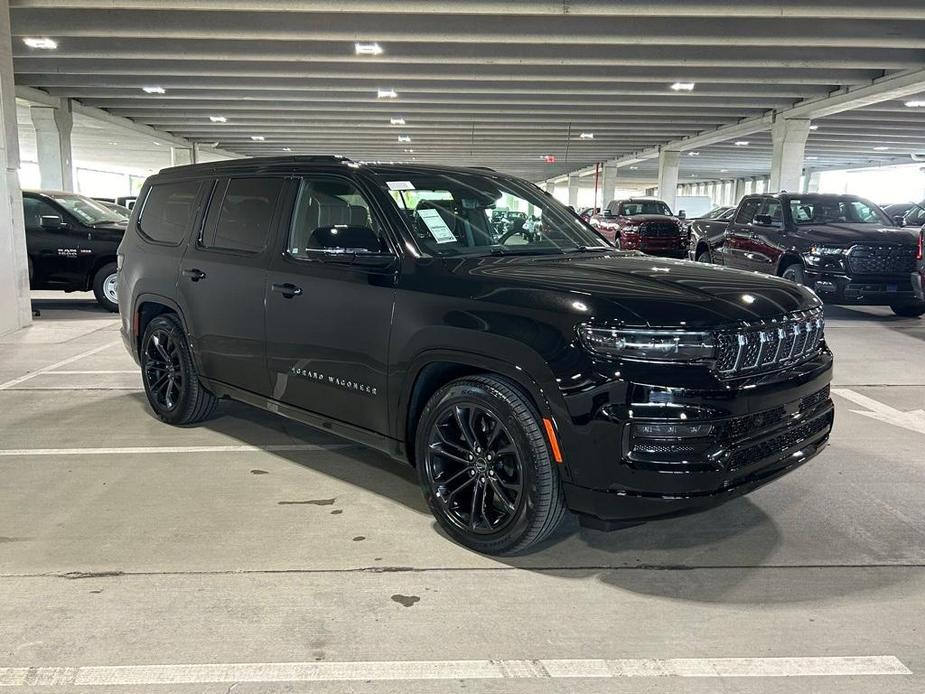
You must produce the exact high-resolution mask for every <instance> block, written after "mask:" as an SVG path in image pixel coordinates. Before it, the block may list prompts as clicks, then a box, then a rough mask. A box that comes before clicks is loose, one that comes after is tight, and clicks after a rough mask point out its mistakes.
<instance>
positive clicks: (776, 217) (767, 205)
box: [761, 198, 784, 222]
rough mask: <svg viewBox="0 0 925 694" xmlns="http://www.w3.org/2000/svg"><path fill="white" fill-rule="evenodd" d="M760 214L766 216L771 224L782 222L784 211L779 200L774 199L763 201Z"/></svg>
mask: <svg viewBox="0 0 925 694" xmlns="http://www.w3.org/2000/svg"><path fill="white" fill-rule="evenodd" d="M761 214H766V215H768V216H769V217H770V218H771V221H772V222H783V221H784V210H783V208H782V207H781V204H780V200H775V199H774V198H768V199H767V200H765V201H764V206H763V207H762V208H761Z"/></svg>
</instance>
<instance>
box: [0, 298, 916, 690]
mask: <svg viewBox="0 0 925 694" xmlns="http://www.w3.org/2000/svg"><path fill="white" fill-rule="evenodd" d="M35 305H36V307H37V308H40V309H41V312H42V315H41V317H40V318H37V319H36V321H35V324H34V325H33V326H32V327H31V328H29V329H28V330H25V331H22V332H20V333H18V334H15V335H12V336H7V337H5V338H0V480H2V481H0V686H3V685H8V686H10V687H11V688H10V691H17V692H19V691H22V692H26V691H35V692H89V691H97V690H99V691H107V692H116V691H118V692H120V693H121V692H136V691H137V692H172V691H177V692H209V693H211V692H230V691H234V692H235V693H236V694H245V693H248V694H249V693H252V692H308V691H312V692H343V691H350V692H434V691H440V692H471V691H479V692H530V693H531V694H536V693H537V692H576V691H581V692H605V691H606V692H656V691H658V692H682V691H683V692H716V691H724V692H808V691H812V692H833V693H834V692H839V693H843V692H845V691H852V692H854V691H858V692H862V691H863V692H891V693H895V692H916V693H918V694H921V692H923V691H925V618H923V615H925V500H923V495H922V490H923V489H925V454H923V450H925V413H922V412H921V410H923V409H925V358H923V356H925V344H923V341H925V320H909V319H897V318H894V317H892V315H891V314H890V313H889V311H888V310H883V309H878V308H876V309H875V308H872V309H842V308H833V309H830V310H829V311H828V339H829V342H830V344H831V345H832V346H833V349H834V350H835V352H836V355H837V364H838V366H837V370H836V388H837V391H836V392H837V395H836V401H837V402H836V404H837V406H838V415H837V421H836V431H835V433H834V436H833V438H832V444H831V446H830V447H829V448H828V449H827V450H826V451H825V452H824V453H823V454H822V455H820V457H819V458H818V459H816V460H815V461H813V462H812V463H810V464H809V465H807V466H805V467H804V468H802V469H800V470H799V471H797V472H795V473H794V474H792V475H790V476H788V477H786V478H784V479H782V480H780V481H778V482H776V483H775V484H773V485H770V486H769V487H766V488H764V489H762V490H759V491H758V492H757V493H755V494H753V495H751V496H749V497H747V498H743V499H739V500H737V501H734V502H732V503H730V504H728V505H726V506H724V507H721V508H718V509H716V510H714V511H712V512H709V513H706V514H702V515H698V516H691V517H687V518H683V519H678V520H673V521H663V522H659V523H653V524H650V525H646V526H641V527H637V528H632V529H629V530H625V531H621V532H617V533H610V534H607V533H599V532H595V531H587V530H579V529H578V528H577V525H575V524H574V523H570V524H569V525H568V526H567V527H566V528H564V529H563V531H562V532H561V533H560V534H559V535H558V536H557V537H556V538H555V539H554V541H552V542H550V543H548V544H547V545H546V546H545V547H544V548H542V550H541V551H538V552H536V553H534V554H531V555H529V556H526V557H521V558H517V559H503V560H502V559H491V558H487V557H482V556H478V555H475V554H472V553H471V552H468V551H466V550H464V549H462V548H460V547H458V546H456V545H454V544H452V543H451V542H450V541H448V540H447V539H446V538H445V537H444V536H442V535H441V534H440V532H439V531H438V530H437V529H436V528H435V525H434V522H433V520H432V518H431V516H430V515H429V513H427V511H426V509H425V507H424V504H423V501H422V498H421V495H420V493H419V491H418V488H417V485H416V482H415V477H414V475H413V473H412V471H411V470H409V469H405V468H403V467H402V466H401V465H399V464H397V463H394V462H392V461H390V460H388V459H386V458H384V457H383V456H380V455H378V454H376V453H373V452H371V451H368V450H364V449H362V448H359V447H355V446H350V445H345V444H344V442H343V441H340V440H338V439H334V438H332V437H329V436H326V435H324V434H320V433H318V432H315V431H313V430H310V429H308V428H305V427H302V426H300V425H298V424H295V423H293V422H288V421H285V420H283V419H279V418H275V417H273V416H271V415H269V414H265V413H262V412H259V411H257V410H254V409H251V408H248V407H246V406H243V405H237V404H234V403H223V404H222V405H221V407H220V410H219V416H218V417H217V418H216V419H214V420H212V421H210V422H208V423H206V424H205V425H202V426H199V427H195V428H189V429H175V428H171V427H168V426H166V425H163V424H160V423H159V422H157V421H155V420H154V419H153V418H152V417H151V416H150V415H149V414H148V412H147V410H146V406H145V400H144V396H143V393H142V392H141V388H140V378H139V376H138V373H137V369H136V367H135V365H134V363H133V362H132V361H131V359H130V358H129V356H128V355H127V354H126V353H125V352H124V350H123V348H122V345H121V342H120V341H119V336H118V321H117V318H116V317H114V316H112V315H110V314H106V313H104V312H102V311H101V310H99V309H97V308H96V307H95V305H94V304H93V303H92V301H89V300H87V299H86V298H85V297H84V296H77V295H73V296H70V297H67V298H65V297H64V295H55V294H36V295H35ZM67 360H70V361H67ZM65 361H66V363H63V362H65ZM48 367H52V368H50V369H49V368H48ZM40 369H48V370H47V371H44V372H41V373H37V374H36V371H37V370H40ZM24 376H28V377H27V378H25V379H23V378H22V377H24ZM915 410H919V411H920V412H919V413H918V414H916V413H914V412H913V413H912V414H909V413H910V412H911V411H915ZM274 446H276V447H277V448H276V449H274V448H273V447H274ZM280 446H283V448H279V447H280ZM193 447H200V448H198V449H197V448H193ZM88 449H97V450H95V451H93V452H90V453H88ZM99 449H116V450H109V451H106V450H99ZM124 449H132V450H128V451H127V450H124ZM729 658H735V659H755V660H748V661H727V660H717V659H729ZM778 658H788V659H795V660H792V661H791V660H776V659H778ZM819 658H832V659H833V660H825V661H822V660H814V659H819ZM596 659H603V660H607V661H611V660H619V661H620V662H617V663H612V662H611V663H600V662H594V661H595V660H596ZM625 659H629V660H625ZM674 659H693V660H681V661H678V660H674ZM589 660H591V661H592V662H588V661H589ZM422 661H428V662H422ZM429 661H448V662H446V663H442V664H434V663H433V662H429ZM499 661H500V662H499ZM535 661H542V662H539V663H537V662H535ZM554 661H556V662H554ZM561 661H566V662H565V663H563V662H561ZM557 662H558V664H557ZM371 663H372V664H371ZM377 663H378V664H377ZM207 664H230V665H228V666H226V667H220V668H217V669H216V668H211V669H210V668H204V667H197V666H200V665H207ZM235 664H237V665H235ZM272 664H284V665H272ZM315 664H317V665H315ZM154 665H156V666H163V667H159V668H145V667H141V666H154ZM118 666H122V667H118ZM29 668H32V669H29ZM55 668H61V669H55ZM557 668H558V670H557ZM562 668H573V669H575V671H576V672H580V673H581V674H584V675H586V677H584V678H582V679H575V678H569V677H562V676H561V669H562ZM690 668H693V670H694V674H700V675H710V676H700V677H682V676H679V675H680V674H685V673H686V674H691V672H689V671H688V670H689V669H690ZM730 668H731V669H730ZM769 668H770V671H769ZM775 668H776V669H778V670H780V672H778V673H777V674H778V675H779V676H769V675H770V674H771V671H775V672H776V670H775ZM807 668H809V669H808V670H807ZM814 668H821V669H822V671H823V672H824V674H822V672H818V674H816V675H812V676H794V675H796V674H798V673H800V672H807V671H808V672H817V670H816V669H814ZM859 668H860V669H859ZM865 668H869V670H870V671H872V672H881V673H884V674H857V673H859V672H866V671H867V670H865ZM703 670H706V671H705V672H704V671H703ZM435 672H436V673H437V674H435ZM557 672H560V675H557V674H556V673H557ZM293 673H295V674H293ZM403 673H404V674H403ZM441 673H442V674H441ZM486 673H487V674H486ZM498 673H507V674H512V673H513V674H520V675H521V676H520V677H517V678H513V679H500V678H498V677H499V675H498ZM595 673H597V674H598V676H591V675H594V674H595ZM630 674H633V675H636V676H632V677H631V676H628V675H630ZM428 676H439V677H442V678H444V679H440V680H438V681H435V680H428V679H426V677H428ZM344 677H346V678H348V679H347V680H343V679H339V678H344ZM354 678H358V679H354ZM401 678H404V679H401ZM293 680H295V681H293Z"/></svg>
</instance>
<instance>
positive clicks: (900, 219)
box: [893, 214, 906, 227]
mask: <svg viewBox="0 0 925 694" xmlns="http://www.w3.org/2000/svg"><path fill="white" fill-rule="evenodd" d="M893 224H895V225H896V226H898V227H904V226H906V218H905V217H904V216H903V215H901V214H898V215H896V216H895V217H893Z"/></svg>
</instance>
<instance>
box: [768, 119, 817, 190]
mask: <svg viewBox="0 0 925 694" xmlns="http://www.w3.org/2000/svg"><path fill="white" fill-rule="evenodd" d="M810 125H811V121H810V120H808V119H800V120H791V119H788V118H778V119H777V120H776V121H774V125H772V126H771V141H772V143H773V147H774V151H773V153H772V155H771V181H770V190H771V192H774V193H776V192H779V191H782V190H786V191H790V192H797V191H799V190H800V176H801V175H802V173H803V154H804V152H805V150H806V138H808V137H809V126H810Z"/></svg>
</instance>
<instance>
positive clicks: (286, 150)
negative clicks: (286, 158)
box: [283, 147, 292, 152]
mask: <svg viewBox="0 0 925 694" xmlns="http://www.w3.org/2000/svg"><path fill="white" fill-rule="evenodd" d="M283 151H284V152H291V151H292V147H283Z"/></svg>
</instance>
